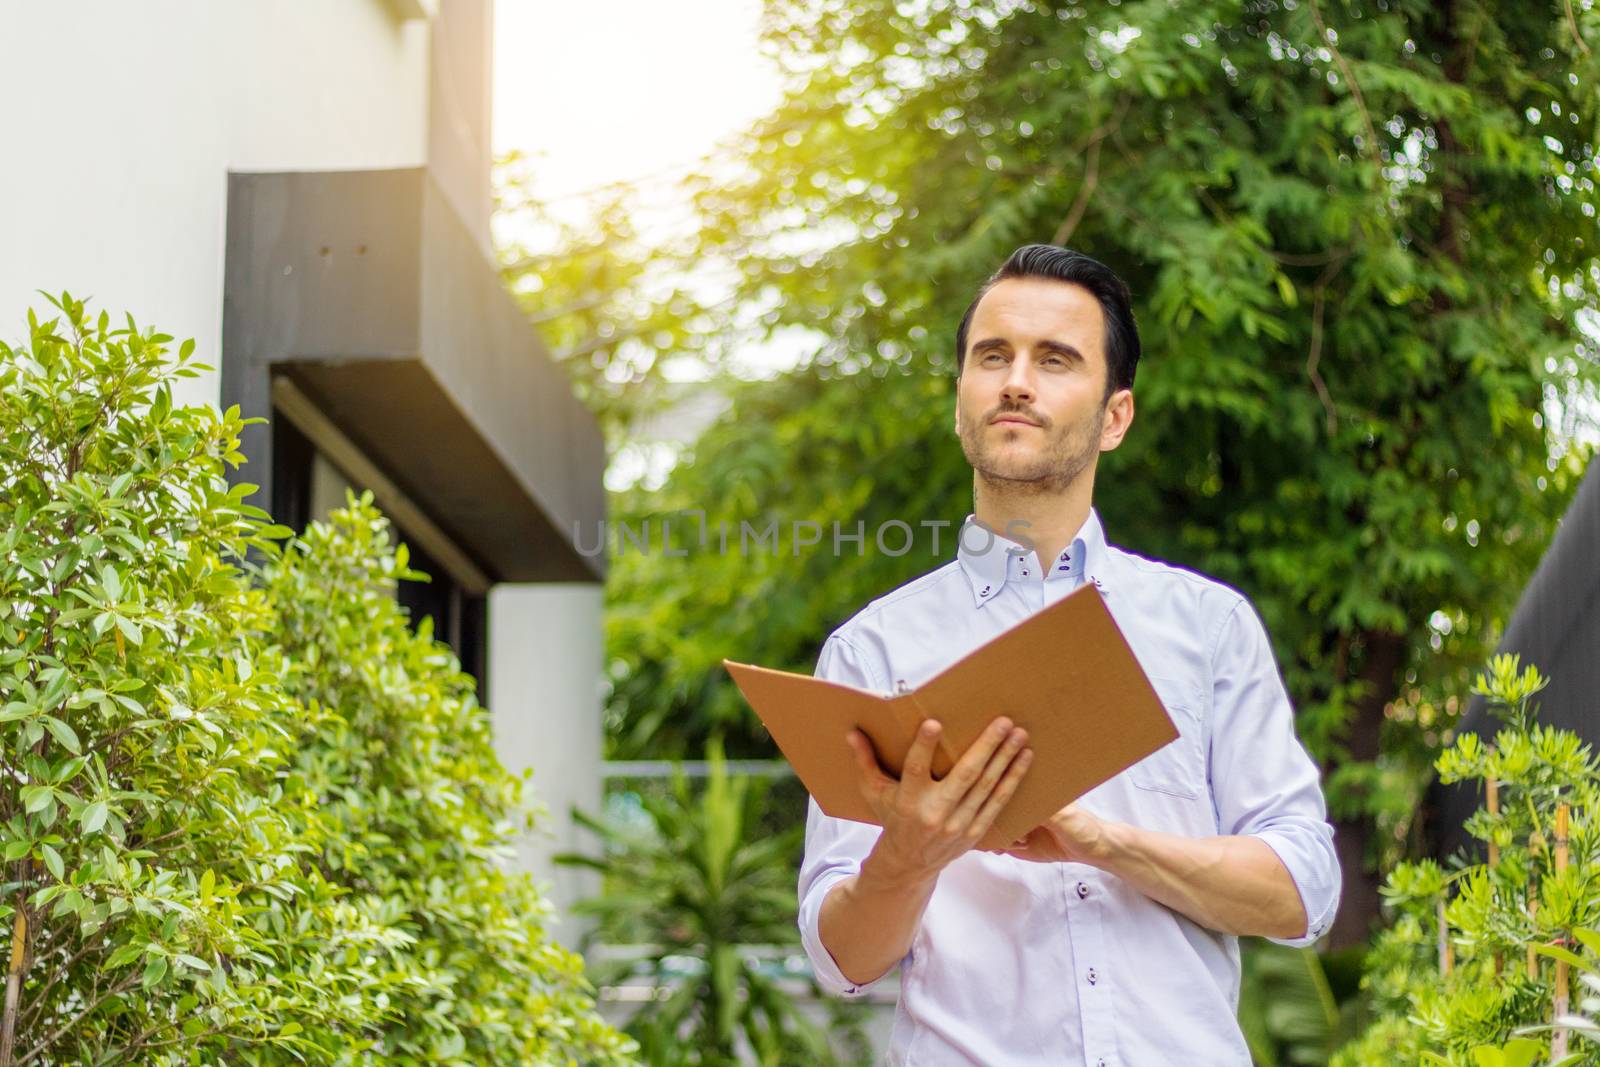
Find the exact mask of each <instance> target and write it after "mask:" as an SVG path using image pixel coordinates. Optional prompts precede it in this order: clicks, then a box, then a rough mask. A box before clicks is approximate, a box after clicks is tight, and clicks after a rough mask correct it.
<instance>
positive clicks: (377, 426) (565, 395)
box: [222, 168, 605, 584]
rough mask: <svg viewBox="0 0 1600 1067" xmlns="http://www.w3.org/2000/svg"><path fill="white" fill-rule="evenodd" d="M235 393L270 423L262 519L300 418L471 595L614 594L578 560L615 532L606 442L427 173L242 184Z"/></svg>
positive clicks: (230, 346)
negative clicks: (278, 440) (441, 544)
mask: <svg viewBox="0 0 1600 1067" xmlns="http://www.w3.org/2000/svg"><path fill="white" fill-rule="evenodd" d="M275 379H276V380H277V381H278V382H279V385H278V389H279V399H280V401H281V402H280V403H279V404H277V405H275V404H274V400H273V382H274V380H275ZM222 393H223V403H224V405H225V406H226V405H230V404H238V405H239V406H240V409H241V412H242V413H243V414H245V415H246V416H252V415H259V416H264V417H266V418H267V419H268V420H269V422H268V423H267V424H264V425H255V426H251V427H247V428H246V430H245V433H244V441H243V449H244V452H245V454H246V455H247V456H248V457H249V459H250V462H249V463H248V464H247V465H245V466H244V467H243V468H241V469H240V470H239V471H237V472H235V475H234V477H235V480H239V481H250V482H254V483H257V484H259V485H261V486H263V487H268V488H264V489H263V494H266V499H265V500H262V497H261V496H260V495H258V497H256V498H254V499H256V500H258V501H262V502H261V506H263V507H265V508H267V510H269V511H270V510H272V502H271V499H270V486H271V485H272V477H271V469H270V468H271V456H272V448H271V432H272V424H271V421H270V420H272V419H274V418H276V417H280V416H281V415H286V414H290V413H289V412H288V411H287V409H286V406H285V405H287V407H288V408H293V414H292V415H290V417H292V419H293V421H294V422H295V423H296V425H297V426H299V427H300V428H301V429H302V431H305V432H307V436H309V437H311V438H312V439H313V441H317V439H318V436H319V435H318V434H317V433H312V432H309V431H306V426H305V425H303V423H304V422H305V421H306V420H307V419H310V420H312V421H313V422H315V421H316V420H319V419H320V420H322V421H321V422H320V423H319V425H320V427H321V431H322V434H321V436H323V437H324V438H326V437H327V435H328V432H329V431H332V432H333V433H335V434H336V435H337V437H338V438H339V439H341V440H342V441H343V442H345V444H346V446H348V447H347V454H346V455H345V456H344V457H343V458H341V457H339V456H333V455H330V456H329V458H330V459H332V460H333V461H334V462H335V465H336V466H338V467H340V469H341V470H342V471H343V472H344V473H345V474H346V475H347V476H349V477H351V478H352V480H356V481H360V482H362V483H363V484H368V485H372V482H371V480H370V479H371V478H372V477H374V476H376V477H379V478H381V479H382V483H383V485H385V486H387V487H388V493H387V495H388V498H389V499H390V500H403V501H405V502H406V505H404V506H409V507H410V508H411V509H413V510H412V513H411V514H412V518H411V521H410V522H406V521H405V520H404V519H403V518H402V516H401V515H399V514H398V513H395V510H394V508H393V507H392V505H391V506H390V508H389V510H391V513H392V514H394V517H395V518H396V520H397V521H400V522H401V523H402V524H403V525H405V526H406V528H407V529H408V531H409V532H411V533H412V536H414V537H418V538H419V540H420V539H422V538H423V537H424V536H431V537H434V538H435V539H436V538H438V537H444V538H448V539H449V541H450V542H452V543H453V545H454V546H455V552H454V554H452V553H451V552H450V551H449V550H446V552H445V554H444V555H441V554H440V552H439V551H437V550H436V548H429V549H428V550H429V552H430V554H432V555H434V556H435V558H438V559H440V560H441V562H443V563H444V564H445V565H446V566H447V567H450V569H451V570H452V572H453V573H456V572H459V573H457V577H458V580H461V579H463V578H464V577H470V575H472V574H474V573H477V574H480V575H481V576H483V577H484V578H486V579H487V580H491V581H514V582H536V581H596V580H599V579H600V578H602V577H603V576H604V570H605V563H604V558H603V556H584V555H582V554H580V553H579V552H578V551H577V548H576V545H575V543H574V537H575V536H576V534H577V532H578V531H579V530H580V529H581V530H584V531H588V532H589V533H588V536H589V537H590V538H591V539H592V538H593V536H594V534H593V531H594V530H596V529H597V528H599V527H600V525H601V523H602V522H603V521H604V518H605V492H604V488H603V485H602V481H601V479H602V475H603V472H604V469H605V446H604V440H603V438H602V436H601V433H600V429H599V426H598V425H597V424H596V422H595V420H594V418H593V416H592V415H591V414H590V413H589V412H588V411H587V410H585V409H584V407H583V406H582V405H581V404H580V403H579V402H578V400H577V399H576V398H575V397H574V396H573V394H572V390H571V387H570V384H569V382H568V381H567V379H566V376H565V374H564V373H563V372H562V370H561V368H560V367H558V366H556V365H555V364H554V363H553V362H552V361H551V359H550V358H549V355H548V353H547V352H546V351H545V349H544V347H543V346H542V344H541V343H540V341H539V339H538V337H537V335H536V334H535V333H534V331H533V329H532V327H531V326H530V325H529V324H528V322H527V319H526V317H525V315H524V314H523V312H522V310H521V309H520V308H519V307H518V306H517V304H516V302H515V301H514V300H513V299H512V298H511V297H510V295H509V294H507V293H506V292H505V290H504V287H503V286H502V285H501V282H500V278H499V274H498V272H497V271H496V270H495V267H494V265H493V264H492V263H490V262H489V261H487V260H486V259H485V258H484V256H483V253H482V252H481V251H480V250H479V248H478V245H477V243H476V242H475V241H474V240H473V239H472V236H471V234H470V233H469V231H468V230H467V228H466V227H465V226H464V225H463V224H462V223H461V221H460V219H459V218H458V217H457V216H456V215H455V213H454V211H453V210H452V209H451V207H450V206H449V204H448V202H447V201H446V200H445V198H444V197H443V195H442V194H441V193H440V192H439V190H438V188H437V187H436V186H435V185H434V183H433V181H432V179H431V178H430V177H429V175H428V173H427V170H426V169H425V168H417V169H408V170H388V171H356V172H331V173H282V174H235V175H231V176H230V179H229V195H228V248H227V274H226V282H225V292H224V314H223V360H222ZM285 398H288V399H285ZM308 413H309V414H308ZM319 447H320V448H322V449H323V451H324V452H325V453H327V452H328V446H326V445H324V444H321V443H319ZM351 448H353V449H354V453H355V454H357V455H358V456H359V459H354V460H353V459H352V458H351V454H350V453H349V452H348V449H351ZM362 462H364V463H366V464H369V465H370V467H369V469H368V470H366V471H365V472H362V471H357V470H352V469H351V467H352V465H355V466H359V465H360V464H361V463H362ZM374 490H375V495H380V494H379V493H378V491H377V487H374ZM402 510H403V508H402ZM419 516H420V517H421V519H422V520H425V524H426V526H427V528H428V529H430V530H432V531H433V534H431V535H424V534H422V533H421V532H420V529H419V523H418V519H419ZM422 547H425V548H426V547H427V546H426V545H423V546H422ZM436 547H437V546H436ZM451 559H453V560H454V561H455V562H454V564H452V563H450V562H449V560H451ZM465 584H475V583H473V582H470V581H469V582H466V583H465Z"/></svg>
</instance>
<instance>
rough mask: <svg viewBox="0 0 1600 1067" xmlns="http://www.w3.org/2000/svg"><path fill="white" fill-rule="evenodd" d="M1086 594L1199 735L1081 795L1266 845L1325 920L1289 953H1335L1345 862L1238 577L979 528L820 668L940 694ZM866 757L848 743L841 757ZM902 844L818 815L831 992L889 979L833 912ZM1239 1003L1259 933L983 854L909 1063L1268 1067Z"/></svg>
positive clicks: (907, 1013)
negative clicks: (1026, 628)
mask: <svg viewBox="0 0 1600 1067" xmlns="http://www.w3.org/2000/svg"><path fill="white" fill-rule="evenodd" d="M1012 532H1015V533H1018V534H1019V536H1025V535H1026V531H1025V530H1023V529H1020V528H1019V529H1017V530H1014V531H1012ZM1085 581H1092V582H1094V583H1095V584H1096V585H1097V586H1099V588H1100V592H1101V594H1102V595H1103V596H1104V598H1105V603H1106V607H1107V608H1109V609H1110V611H1111V615H1112V617H1113V618H1114V619H1115V620H1116V623H1117V626H1118V627H1119V628H1120V629H1121V631H1122V633H1123V636H1124V637H1125V638H1126V639H1127V641H1128V644H1129V646H1130V647H1132V649H1133V651H1134V654H1135V655H1136V656H1137V657H1138V659H1139V662H1140V664H1141V665H1142V666H1143V667H1144V670H1145V673H1146V674H1147V675H1148V676H1149V677H1150V681H1151V684H1152V685H1153V686H1154V687H1155V689H1156V692H1157V694H1158V695H1159V696H1160V698H1161V702H1162V703H1163V704H1164V705H1165V706H1166V709H1167V712H1168V713H1169V714H1170V715H1171V717H1172V720H1173V722H1174V723H1175V724H1176V725H1177V727H1178V731H1179V734H1180V735H1181V736H1180V737H1179V739H1178V740H1177V741H1174V742H1172V743H1171V744H1169V745H1167V746H1166V747H1165V748H1163V749H1161V750H1160V751H1158V752H1156V753H1155V754H1154V755H1152V756H1150V757H1149V758H1147V759H1145V760H1142V761H1141V762H1139V763H1136V764H1134V765H1133V766H1132V767H1130V768H1128V769H1127V770H1126V771H1124V772H1122V773H1121V774H1118V775H1116V776H1115V777H1113V778H1111V779H1110V780H1108V781H1106V782H1104V783H1102V784H1101V785H1099V786H1098V787H1096V788H1095V789H1093V790H1091V791H1090V792H1089V793H1087V794H1085V795H1084V796H1083V798H1082V799H1081V800H1080V801H1079V803H1080V804H1082V805H1083V806H1084V807H1085V808H1088V809H1089V810H1090V811H1093V812H1094V813H1096V814H1098V815H1101V816H1103V817H1105V818H1107V819H1113V820H1116V821H1119V822H1125V823H1131V824H1134V825H1137V826H1142V827H1146V828H1149V829H1153V830H1161V831H1165V832H1168V833H1176V834H1184V835H1187V836H1190V837H1208V836H1212V835H1215V834H1246V835H1250V836H1252V837H1257V838H1260V839H1261V840H1262V841H1264V842H1266V843H1267V845H1269V846H1270V847H1271V848H1272V850H1273V851H1274V852H1275V853H1276V854H1277V856H1278V858H1279V859H1280V860H1282V861H1283V865H1284V866H1285V867H1286V868H1287V869H1288V871H1289V874H1290V876H1291V877H1292V878H1293V879H1294V884H1295V886H1296V888H1297V889H1298V890H1299V892H1300V900H1301V902H1302V903H1303V904H1304V905H1305V912H1306V915H1307V917H1308V919H1309V927H1308V929H1307V931H1306V935H1305V936H1304V937H1300V938H1285V939H1277V938H1275V939H1273V940H1277V941H1279V943H1280V944H1286V945H1307V944H1310V943H1311V942H1313V941H1315V940H1316V939H1317V938H1318V937H1319V936H1320V935H1321V934H1322V933H1323V932H1324V931H1325V930H1326V929H1327V928H1328V925H1329V924H1330V923H1331V922H1332V921H1333V914H1334V910H1335V909H1336V908H1337V906H1338V902H1339V863H1338V859H1337V858H1336V856H1335V854H1334V850H1333V829H1332V827H1331V826H1330V825H1329V824H1328V821H1327V812H1326V808H1325V806H1324V802H1323V797H1322V790H1321V787H1320V781H1319V774H1318V771H1317V767H1316V765H1315V764H1314V763H1313V762H1312V761H1311V759H1310V757H1309V756H1308V755H1307V754H1306V751H1305V749H1304V748H1303V747H1302V746H1301V744H1300V742H1299V740H1298V739H1297V738H1296V737H1295V732H1294V713H1293V709H1292V708H1291V707H1290V704H1289V698H1288V694H1287V693H1286V692H1285V691H1284V687H1283V681H1282V679H1281V677H1280V676H1279V673H1278V669H1277V665H1276V662H1275V661H1274V659H1273V654H1272V646H1271V644H1270V643H1269V642H1268V639H1267V634H1266V630H1265V628H1264V627H1263V626H1262V623H1261V619H1260V617H1259V616H1258V615H1257V613H1256V611H1255V609H1254V607H1253V606H1252V605H1251V604H1250V602H1249V601H1248V600H1247V599H1246V598H1245V597H1244V596H1242V595H1241V594H1240V593H1239V592H1238V591H1236V590H1234V589H1232V588H1230V587H1228V586H1226V585H1223V584H1222V583H1220V582H1216V581H1213V580H1211V579H1209V578H1206V577H1204V576H1202V575H1199V574H1196V573H1194V572H1193V571H1188V570H1183V569H1181V568H1178V567H1174V566H1171V565H1169V564H1166V563H1161V562H1158V561H1156V560H1150V559H1145V558H1143V557H1141V556H1136V555H1134V554H1133V553H1131V552H1125V551H1123V550H1122V549H1120V548H1116V547H1114V546H1112V545H1108V544H1107V543H1106V541H1105V535H1104V533H1103V531H1102V529H1101V526H1100V518H1099V516H1098V514H1096V513H1095V511H1094V510H1093V509H1091V510H1090V512H1089V517H1088V519H1087V520H1086V521H1085V522H1084V524H1083V526H1082V528H1081V529H1080V530H1079V531H1078V535H1077V536H1076V537H1075V538H1074V539H1073V541H1072V543H1071V545H1070V546H1068V548H1067V549H1066V550H1065V551H1063V552H1062V553H1061V554H1060V555H1059V556H1058V557H1057V558H1056V559H1052V560H1050V561H1049V566H1048V567H1045V566H1043V565H1042V564H1041V561H1040V560H1039V559H1038V556H1037V554H1036V553H1035V552H1033V551H1032V550H1031V548H1024V546H1023V545H1022V544H1020V543H1018V541H1013V540H1010V539H1008V538H1005V537H1001V536H998V535H997V534H993V533H991V532H990V531H989V530H988V529H987V528H986V527H984V526H982V525H978V524H976V523H975V521H974V519H973V517H972V516H968V518H967V521H966V523H965V524H964V525H963V526H962V529H961V533H960V536H959V547H958V549H957V557H956V559H955V560H954V561H953V562H951V563H948V564H946V565H944V566H942V567H940V568H938V569H937V570H934V571H931V572H930V573H928V574H925V575H923V576H922V577H920V578H918V579H916V580H914V581H912V582H910V583H908V584H906V585H904V586H901V587H900V588H899V589H896V590H894V591H893V592H891V593H889V594H888V595H886V596H883V597H880V598H878V599H877V600H874V601H873V602H872V603H870V604H868V605H867V606H866V607H865V608H863V609H862V610H861V611H860V612H859V613H857V614H856V615H855V616H854V617H853V618H851V619H850V620H849V621H848V622H846V623H845V624H844V625H843V626H841V627H839V629H838V630H836V631H835V632H834V633H833V634H832V635H831V636H830V637H829V638H828V640H827V642H826V643H825V644H824V646H823V648H822V653H821V655H820V657H819V659H818V661H817V670H816V675H817V677H819V678H826V679H828V680H830V681H835V682H843V683H845V684H848V685H853V686H856V687H858V688H862V689H869V690H874V691H879V692H892V691H893V690H894V688H895V685H896V683H897V682H899V681H902V680H903V681H905V682H907V683H908V684H909V685H912V686H916V685H919V684H921V683H922V682H924V681H926V680H927V679H929V678H931V677H932V676H934V675H936V674H938V673H939V672H940V671H941V670H943V669H944V668H946V667H948V666H949V665H950V664H952V663H954V662H955V661H956V660H957V659H960V658H961V657H962V656H964V655H965V654H967V653H968V652H970V651H972V650H973V649H975V648H977V647H978V646H979V645H981V644H983V643H984V642H986V641H989V640H990V639H992V638H994V637H995V636H996V635H998V634H999V633H1001V632H1002V631H1004V630H1006V629H1009V628H1010V627H1012V626H1015V625H1016V624H1017V623H1019V622H1021V621H1022V620H1023V619H1025V618H1027V617H1028V616H1030V615H1032V614H1033V613H1034V612H1036V611H1039V610H1040V609H1042V608H1044V607H1045V606H1046V605H1049V604H1053V603H1055V602H1056V601H1058V600H1060V599H1061V598H1062V597H1064V596H1066V595H1067V594H1068V593H1070V592H1072V591H1073V590H1074V589H1076V588H1078V587H1079V586H1080V585H1082V584H1083V583H1084V582H1085ZM1060 654H1061V655H1062V656H1071V655H1073V654H1074V650H1073V648H1072V647H1071V646H1070V645H1067V646H1064V647H1063V648H1062V649H1061V650H1060ZM847 753H848V750H847V749H846V747H845V745H844V742H843V739H842V738H841V739H840V744H839V754H840V758H841V759H845V758H848V755H847ZM880 832H881V831H880V830H879V829H878V827H876V826H872V825H869V824H867V823H858V822H852V821H848V820H844V819H835V818H832V817H830V816H827V815H824V814H823V813H822V810H821V809H820V808H818V807H817V804H816V802H815V801H811V802H810V805H809V809H808V814H807V819H806V849H805V859H804V861H803V863H802V865H801V870H800V887H799V891H800V932H801V939H802V941H803V943H804V945H805V950H806V954H807V955H808V956H809V957H810V959H811V963H812V966H813V968H814V970H815V972H816V975H817V979H818V981H819V982H820V983H821V985H822V987H823V988H824V989H825V990H826V991H828V992H830V993H833V994H836V995H840V996H845V997H851V996H859V995H861V994H863V993H864V992H865V990H866V988H867V987H863V986H855V985H852V984H851V983H850V982H849V981H848V980H847V979H846V978H845V977H844V975H843V974H842V973H840V971H839V968H838V965H837V964H836V963H835V962H834V960H833V957H832V956H831V955H829V953H828V950H827V949H826V948H825V947H824V946H823V944H822V940H821V938H820V936H819V935H818V932H817V917H818V915H819V913H820V912H821V909H822V900H823V897H825V896H826V895H827V894H828V891H829V890H831V889H832V888H833V887H834V886H836V885H838V884H839V882H840V881H842V880H843V879H845V878H847V877H849V876H850V875H852V874H854V873H856V872H857V871H859V870H860V867H861V861H862V859H863V858H864V857H865V856H866V855H867V854H868V853H869V852H870V851H871V849H872V846H873V843H874V842H875V841H876V840H877V838H878V835H879V833H880ZM873 984H876V983H873ZM1238 1001H1239V941H1238V938H1237V937H1233V936H1230V935H1228V934H1223V933H1218V932H1216V931H1214V930H1209V929H1206V928H1204V927H1202V926H1200V925H1198V924H1197V923H1194V922H1192V921H1191V920H1189V919H1187V918H1185V917H1184V916H1182V915H1180V914H1179V913H1177V912H1176V911H1173V910H1171V909H1170V908H1168V907H1166V906H1165V905H1163V904H1160V903H1157V902H1156V901H1154V900H1152V899H1150V898H1149V897H1147V896H1145V895H1144V894H1142V893H1140V892H1138V891H1137V890H1135V889H1134V888H1133V887H1131V886H1129V885H1128V884H1127V883H1125V882H1123V881H1122V880H1121V879H1119V878H1116V877H1114V876H1112V875H1110V874H1107V873H1106V872H1104V871H1101V870H1099V869H1098V868H1095V867H1091V866H1088V865H1086V864H1076V863H1031V862H1028V861H1025V860H1019V859H1016V858H1014V857H1011V856H997V855H993V854H990V853H987V852H981V851H973V852H968V853H967V854H966V855H964V856H962V857H961V858H960V859H957V860H956V861H955V862H953V863H952V864H950V865H949V866H948V867H946V868H945V869H944V870H943V871H942V872H941V873H940V875H939V881H938V884H937V886H936V888H935V889H934V892H933V896H932V899H931V900H930V901H929V903H928V907H927V910H926V911H925V912H924V913H923V916H922V921H921V924H920V925H919V927H918V929H917V933H916V936H915V938H914V940H913V941H912V945H911V950H910V952H909V953H908V954H907V955H906V957H905V958H904V959H902V960H901V961H900V999H899V1003H898V1005H897V1008H896V1012H895V1021H894V1029H893V1031H892V1036H891V1039H890V1044H891V1048H890V1054H889V1058H888V1062H889V1063H891V1064H895V1065H908V1067H909V1065H914V1067H958V1065H959V1067H1022V1065H1029V1067H1044V1065H1047V1064H1048V1065H1051V1067H1060V1065H1083V1067H1171V1065H1174V1064H1204V1065H1206V1067H1235V1065H1237V1067H1249V1064H1250V1054H1249V1052H1248V1050H1247V1048H1246V1046H1245V1041H1244V1037H1243V1035H1242V1033H1241V1032H1240V1029H1239V1025H1238V1022H1237V1021H1236V1013H1237V1008H1238Z"/></svg>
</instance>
